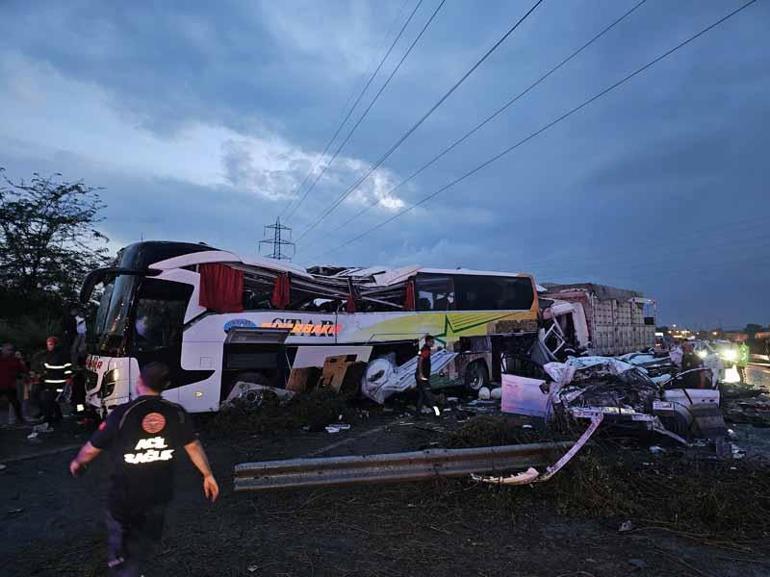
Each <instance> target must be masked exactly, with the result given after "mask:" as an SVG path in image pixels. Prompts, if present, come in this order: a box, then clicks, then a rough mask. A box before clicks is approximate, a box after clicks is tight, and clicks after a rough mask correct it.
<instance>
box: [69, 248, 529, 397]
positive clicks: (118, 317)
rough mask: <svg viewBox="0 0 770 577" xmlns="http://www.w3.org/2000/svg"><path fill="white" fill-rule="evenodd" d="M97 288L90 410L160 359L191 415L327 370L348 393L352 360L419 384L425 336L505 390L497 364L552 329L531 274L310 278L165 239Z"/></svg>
mask: <svg viewBox="0 0 770 577" xmlns="http://www.w3.org/2000/svg"><path fill="white" fill-rule="evenodd" d="M97 285H102V287H103V289H102V291H101V295H100V297H99V298H98V310H97V312H96V314H95V315H93V318H92V319H91V327H90V330H89V331H88V333H89V337H88V352H89V356H88V358H87V361H86V369H87V378H86V382H87V402H88V404H89V405H91V406H93V407H95V408H96V409H97V410H99V411H101V412H107V411H109V410H110V409H111V408H113V407H114V406H116V405H118V404H121V403H124V402H127V401H128V400H130V399H131V397H132V396H133V395H135V382H136V379H137V377H138V373H139V367H140V366H143V365H144V364H146V363H148V362H151V361H155V360H160V361H163V362H164V363H166V364H167V365H168V366H169V367H170V368H171V370H172V373H173V383H174V387H173V388H172V389H170V390H167V391H166V392H165V393H164V396H165V397H167V398H168V399H169V400H172V401H174V402H177V403H179V404H181V405H182V406H184V407H185V408H186V409H187V410H188V411H190V412H209V411H216V410H218V409H219V407H220V405H221V404H222V402H223V401H225V400H226V399H228V398H232V395H233V392H234V390H235V387H236V384H238V383H243V382H248V383H254V384H257V385H269V386H274V387H279V388H286V387H288V388H290V389H291V390H302V387H303V386H304V383H302V382H301V381H302V380H303V379H307V378H316V379H317V378H319V374H320V377H323V378H327V379H328V380H329V382H330V383H331V384H333V385H335V386H339V385H340V382H339V381H340V379H341V378H342V377H344V370H345V367H347V366H348V365H351V364H354V365H357V366H358V367H359V368H360V370H362V371H363V373H359V375H358V379H359V380H361V379H362V378H363V379H364V380H365V381H367V379H368V381H367V382H370V383H373V386H374V385H376V386H379V383H380V382H381V383H383V384H384V385H386V386H389V385H390V384H394V383H395V384H394V386H395V387H396V389H397V388H398V382H400V381H403V382H405V381H406V380H408V379H410V378H413V377H412V375H413V369H412V370H411V371H410V366H409V362H410V361H412V360H413V359H414V357H415V355H416V352H417V345H418V341H419V339H420V338H421V337H422V336H423V335H424V334H426V333H430V334H432V335H434V336H435V337H436V339H437V341H438V343H439V345H440V347H441V348H442V349H443V350H442V351H440V353H442V354H441V355H440V356H441V359H439V360H441V362H440V363H438V364H436V367H435V370H440V369H441V368H443V369H444V370H445V371H449V373H450V375H451V376H453V377H455V378H459V379H461V380H465V382H466V383H467V385H468V386H470V387H471V388H474V389H477V388H479V387H481V386H482V385H484V384H486V383H488V382H489V381H490V379H494V380H496V381H499V375H500V367H499V363H497V362H493V359H500V358H502V357H503V355H504V353H506V352H509V353H510V352H512V351H520V352H523V351H525V350H527V348H528V347H530V346H531V345H532V343H533V342H534V341H536V340H537V334H538V329H539V327H540V322H539V320H540V311H539V304H538V298H537V287H536V285H535V282H534V279H533V278H532V276H530V275H526V274H514V273H498V272H485V271H471V270H465V269H457V270H455V269H446V270H444V269H427V268H420V267H405V268H401V269H396V270H392V269H391V270H389V269H382V268H372V269H341V268H330V267H315V268H311V269H308V270H305V269H303V268H301V267H298V266H296V265H292V264H288V263H286V262H284V261H276V260H271V259H263V258H241V257H239V256H237V255H235V254H233V253H231V252H228V251H223V250H217V249H214V248H212V247H210V246H207V245H204V244H192V243H181V242H158V241H152V242H141V243H136V244H132V245H130V246H128V247H126V248H124V249H122V250H121V251H120V252H119V253H118V256H117V259H116V261H115V263H114V266H112V267H108V268H104V269H99V270H96V271H94V272H92V273H91V274H90V275H89V276H88V278H87V279H86V282H85V283H84V286H83V289H82V292H81V300H83V301H84V302H87V301H88V300H89V299H92V298H93V297H92V295H93V294H94V288H95V287H96V286H97ZM335 362H336V363H337V365H336V366H335V364H334V363H335ZM389 367H390V368H389ZM340 368H342V373H341V372H340V371H339V370H337V369H340ZM312 370H315V371H316V372H315V373H314V374H312V375H310V377H308V375H309V373H311V372H312ZM410 372H411V374H410ZM341 375H342V376H341ZM378 379H379V381H378ZM399 380H400V381H399ZM386 381H387V382H386ZM368 396H372V398H375V397H376V395H372V394H369V395H368ZM376 400H379V399H376Z"/></svg>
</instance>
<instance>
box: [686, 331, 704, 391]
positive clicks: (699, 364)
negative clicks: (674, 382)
mask: <svg viewBox="0 0 770 577" xmlns="http://www.w3.org/2000/svg"><path fill="white" fill-rule="evenodd" d="M702 368H703V359H701V358H700V357H699V356H698V355H697V354H696V353H695V349H694V347H693V344H692V343H691V342H690V341H685V342H683V343H682V372H683V373H685V372H687V371H692V372H691V373H687V374H686V375H684V377H682V380H683V383H682V384H683V385H684V388H685V389H705V388H706V371H696V370H694V369H702Z"/></svg>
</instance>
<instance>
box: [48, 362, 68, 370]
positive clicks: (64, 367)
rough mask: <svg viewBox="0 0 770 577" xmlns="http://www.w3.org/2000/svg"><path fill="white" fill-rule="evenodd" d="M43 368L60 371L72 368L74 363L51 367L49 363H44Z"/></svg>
mask: <svg viewBox="0 0 770 577" xmlns="http://www.w3.org/2000/svg"><path fill="white" fill-rule="evenodd" d="M43 366H44V367H45V368H46V369H52V370H59V369H66V368H69V367H72V363H65V364H63V365H49V364H48V363H43Z"/></svg>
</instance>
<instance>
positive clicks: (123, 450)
mask: <svg viewBox="0 0 770 577" xmlns="http://www.w3.org/2000/svg"><path fill="white" fill-rule="evenodd" d="M168 375H169V371H168V368H167V367H166V366H165V365H164V364H163V363H157V362H155V363H150V364H148V365H146V366H145V367H144V368H143V369H142V371H141V378H140V379H139V381H138V382H137V391H138V392H139V395H140V396H139V397H137V398H136V399H134V400H133V401H131V402H129V403H126V404H124V405H120V406H119V407H117V408H116V409H115V410H114V411H113V412H112V413H111V414H110V416H109V417H108V418H107V420H106V421H104V422H103V423H102V424H101V425H100V426H99V428H98V430H97V431H96V432H94V434H93V435H92V437H91V440H90V441H88V442H87V443H86V444H85V445H83V448H81V449H80V452H79V453H78V455H77V457H75V458H74V459H73V460H72V462H71V463H70V472H71V473H72V475H73V476H78V475H79V474H80V473H81V472H83V471H84V469H85V467H86V465H87V464H88V463H89V462H91V461H92V460H93V459H94V458H96V457H97V456H98V455H99V454H100V453H101V452H102V451H103V450H108V451H110V456H111V458H112V459H111V460H112V464H113V472H112V478H111V483H110V490H109V497H108V507H107V511H106V521H107V531H108V537H107V547H108V551H107V565H108V567H109V573H110V575H120V576H137V575H142V574H147V566H148V564H149V561H150V557H151V556H152V553H153V552H154V551H155V550H156V549H157V547H158V545H159V544H160V539H161V535H162V532H163V519H164V513H165V510H166V506H167V504H168V503H169V501H171V498H172V496H173V488H174V487H173V480H174V479H173V473H174V464H173V463H174V460H175V459H176V458H177V455H178V453H179V449H180V448H182V447H183V448H184V450H185V452H186V453H187V455H188V457H189V458H190V460H191V461H192V463H193V465H195V467H196V468H197V469H198V471H200V473H201V475H203V493H204V495H205V496H206V498H207V499H210V500H211V501H212V502H213V501H215V500H216V498H217V496H218V495H219V486H218V485H217V482H216V480H215V479H214V476H213V475H212V474H211V468H210V467H209V463H208V459H207V457H206V453H205V452H204V450H203V446H202V445H201V443H200V441H198V440H197V439H196V437H195V434H194V433H193V429H192V423H191V419H190V415H188V414H187V412H186V411H185V410H184V409H183V408H182V407H180V406H179V405H176V404H174V403H171V402H169V401H166V400H165V399H163V398H162V397H161V396H160V395H161V392H162V391H163V390H164V389H165V388H166V386H167V385H168V381H169V377H168ZM150 574H151V573H150Z"/></svg>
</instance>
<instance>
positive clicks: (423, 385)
mask: <svg viewBox="0 0 770 577" xmlns="http://www.w3.org/2000/svg"><path fill="white" fill-rule="evenodd" d="M434 342H435V341H434V339H433V337H432V336H431V335H425V339H424V344H423V345H422V348H421V349H420V353H419V355H418V356H417V370H416V371H415V375H414V376H415V379H416V381H417V416H418V417H420V416H421V415H422V407H423V405H428V406H429V407H432V408H433V412H434V413H435V414H436V416H437V417H440V416H441V410H440V409H439V408H438V405H437V404H436V400H435V399H434V398H433V393H432V392H431V389H430V371H431V367H430V353H431V349H432V348H433V344H434Z"/></svg>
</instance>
